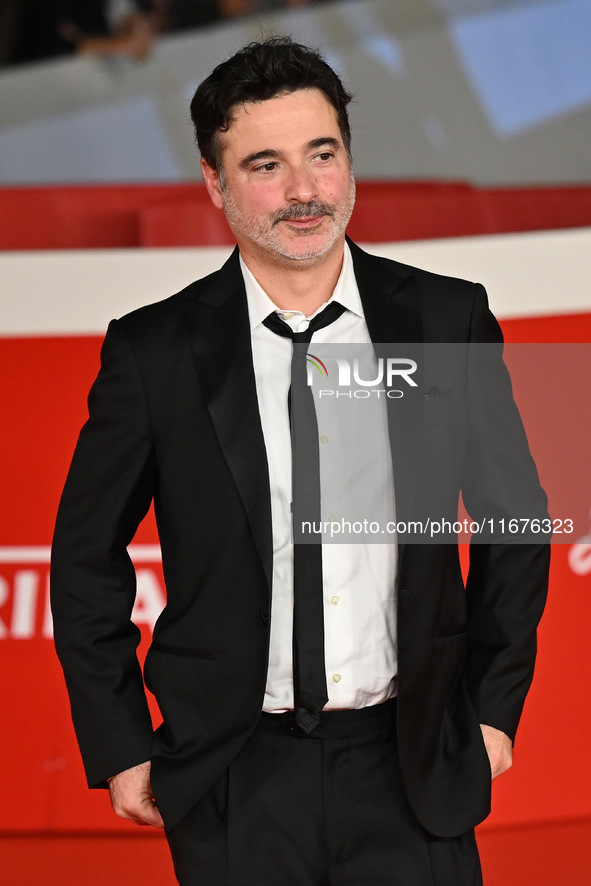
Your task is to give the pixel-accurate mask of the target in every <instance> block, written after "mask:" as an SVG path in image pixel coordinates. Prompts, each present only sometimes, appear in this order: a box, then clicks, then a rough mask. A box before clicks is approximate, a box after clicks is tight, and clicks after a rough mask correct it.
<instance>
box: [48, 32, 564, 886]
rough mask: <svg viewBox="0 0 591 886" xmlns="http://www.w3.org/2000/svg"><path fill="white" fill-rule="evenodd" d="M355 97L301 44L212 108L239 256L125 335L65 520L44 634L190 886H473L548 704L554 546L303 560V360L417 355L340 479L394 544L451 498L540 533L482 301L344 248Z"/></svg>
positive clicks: (269, 46)
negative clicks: (366, 501)
mask: <svg viewBox="0 0 591 886" xmlns="http://www.w3.org/2000/svg"><path fill="white" fill-rule="evenodd" d="M349 100H350V96H349V95H348V93H347V92H346V91H345V90H344V88H343V86H342V83H341V82H340V80H339V78H338V77H337V76H336V74H335V73H334V72H333V71H332V70H331V69H330V67H329V66H328V65H326V63H325V62H324V61H323V60H322V58H321V57H320V56H319V55H318V54H317V53H316V52H314V51H312V50H310V49H307V48H305V47H303V46H300V45H298V44H295V43H293V42H292V41H290V40H289V39H287V38H272V39H269V40H266V41H264V42H262V43H255V44H251V45H249V46H247V47H245V49H243V50H242V51H240V52H239V53H237V54H236V55H235V56H234V57H232V58H231V59H229V60H228V61H227V62H224V63H223V64H221V65H219V66H218V67H217V68H216V69H215V70H214V72H213V73H212V74H211V75H210V77H208V78H207V79H206V80H205V81H204V82H203V83H202V84H201V86H200V87H199V89H198V90H197V92H196V95H195V97H194V99H193V102H192V106H191V110H192V117H193V120H194V123H195V127H196V133H197V140H198V143H199V147H200V150H201V154H202V169H203V174H204V178H205V183H206V186H207V189H208V191H209V194H210V196H211V199H212V200H213V202H214V204H215V205H216V206H217V207H218V208H220V209H222V210H223V211H224V212H225V214H226V217H227V219H228V222H229V224H230V227H231V228H232V231H233V233H234V235H235V237H236V241H237V244H238V249H237V250H236V251H235V252H234V254H233V255H232V257H231V258H230V259H229V261H228V262H227V263H226V264H225V265H224V267H223V268H222V269H221V270H220V271H218V272H216V273H215V274H212V275H211V276H210V277H207V278H205V279H204V280H200V281H198V282H197V283H194V284H192V285H191V286H189V287H188V288H187V289H186V290H184V291H183V292H181V293H179V294H177V295H176V296H173V297H172V299H168V300H167V301H164V302H161V303H159V304H156V305H152V306H149V307H147V308H143V309H140V310H139V311H136V312H134V313H133V314H131V315H129V316H127V317H124V318H122V319H121V320H120V321H114V322H113V323H112V324H111V326H110V328H109V332H108V334H107V337H106V339H105V343H104V346H103V351H102V367H101V372H100V374H99V377H98V379H97V381H96V383H95V385H94V387H93V389H92V391H91V395H90V398H89V409H90V419H89V421H88V423H87V424H86V425H85V427H84V429H83V431H82V433H81V437H80V441H79V443H78V447H77V450H76V454H75V457H74V461H73V464H72V468H71V471H70V475H69V478H68V481H67V484H66V488H65V491H64V496H63V499H62V503H61V506H60V512H59V515H58V521H57V527H56V534H55V540H54V550H53V572H52V594H53V607H54V620H55V637H56V645H57V648H58V652H59V654H60V657H61V659H62V663H63V665H64V669H65V673H66V678H67V682H68V687H69V691H70V696H71V702H72V712H73V718H74V722H75V726H76V730H77V734H78V739H79V743H80V747H81V750H82V754H83V757H84V760H85V765H86V771H87V776H88V781H89V784H90V785H91V786H95V787H100V786H103V787H104V786H106V785H107V783H108V785H109V789H110V792H111V798H112V802H113V806H114V808H115V811H116V812H117V813H118V814H119V815H121V816H123V817H124V818H128V819H131V820H132V821H135V822H137V823H139V824H151V825H155V826H162V825H163V824H165V825H166V832H167V837H168V840H169V843H170V847H171V850H172V855H173V860H174V863H175V870H176V873H177V877H178V879H179V882H180V883H181V884H182V886H190V884H191V886H192V884H199V886H218V884H219V886H222V884H227V886H267V884H269V886H271V884H275V883H278V882H281V883H283V884H289V886H303V884H310V886H326V884H328V883H330V884H334V886H336V884H338V886H353V884H358V886H386V884H391V886H427V884H437V886H464V884H465V886H474V884H478V883H480V882H481V879H480V867H479V863H478V856H477V852H476V848H475V844H474V837H473V828H474V826H475V825H476V824H477V823H478V822H480V821H482V819H483V818H485V817H486V815H487V814H488V811H489V802H490V782H491V774H492V777H495V776H497V775H499V774H500V773H502V772H503V771H505V770H506V769H507V768H508V767H509V766H510V765H511V749H512V740H513V738H514V735H515V730H516V728H517V723H518V720H519V717H520V713H521V709H522V706H523V701H524V697H525V694H526V692H527V689H528V687H529V683H530V681H531V676H532V671H533V661H534V657H535V630H536V625H537V622H538V620H539V617H540V615H541V611H542V608H543V604H544V599H545V592H546V580H547V568H548V550H547V547H546V546H545V545H544V544H510V543H483V544H473V545H472V554H471V567H470V575H469V578H468V583H467V588H464V585H463V582H462V579H461V573H460V567H459V559H458V551H457V544H456V543H451V541H450V539H449V538H446V539H445V541H446V542H449V543H441V544H414V543H413V539H412V538H410V537H409V536H408V534H407V535H406V536H405V535H404V534H401V535H399V536H398V543H397V542H396V541H391V542H390V543H387V544H386V543H381V544H377V545H376V544H372V543H371V539H368V538H364V539H362V543H361V544H354V543H347V544H342V545H338V546H334V545H330V544H324V545H323V546H322V553H321V563H320V566H319V564H318V561H316V562H315V563H314V557H315V556H316V554H315V553H314V551H316V552H317V551H318V550H319V548H318V546H317V545H306V544H296V545H293V543H292V537H291V534H290V533H291V529H292V527H291V525H290V524H291V513H290V512H291V508H292V501H293V502H294V508H295V502H296V499H298V496H299V493H298V486H297V482H294V484H293V488H292V476H291V461H292V458H291V445H290V413H291V419H292V437H293V438H294V439H295V437H296V433H295V431H297V428H298V427H299V425H298V422H296V420H295V418H294V413H293V401H294V400H295V399H296V397H295V393H294V396H293V397H290V396H289V389H290V385H291V389H292V392H295V391H296V390H299V388H298V387H297V383H296V372H297V365H296V364H297V360H296V359H295V357H294V360H293V364H294V366H293V367H292V370H291V374H290V362H292V352H293V354H294V355H295V354H296V350H297V347H296V346H297V345H298V343H301V342H303V343H304V344H303V347H304V350H305V351H307V349H308V343H309V342H310V341H311V342H313V344H314V352H315V356H318V354H319V353H320V351H319V349H322V348H330V346H331V343H338V344H339V347H341V346H343V347H346V346H354V347H358V346H363V345H366V346H368V347H369V348H370V350H371V353H372V355H373V354H374V347H375V355H374V357H373V358H372V359H374V360H386V359H388V358H387V357H381V356H378V355H381V354H382V353H383V351H382V350H380V348H381V347H382V345H381V344H380V343H384V342H387V343H389V344H388V345H387V346H386V347H395V343H396V342H398V343H405V342H406V343H411V344H409V345H400V353H399V354H398V356H399V357H402V358H404V359H406V363H405V364H404V365H405V366H406V370H405V371H407V376H406V381H408V384H406V382H405V380H404V379H403V380H402V382H401V386H404V385H406V388H407V389H408V390H403V391H401V392H399V393H400V394H401V397H400V398H399V399H398V400H397V399H391V398H389V397H388V398H382V399H380V398H374V399H375V401H376V402H377V403H378V406H377V407H376V409H377V411H376V412H374V419H375V422H376V424H375V427H377V428H378V429H380V428H381V430H378V431H377V432H376V434H375V435H374V433H373V431H372V432H371V433H369V432H366V431H364V429H363V427H360V430H359V434H360V436H359V439H358V440H357V443H358V444H359V445H356V446H351V447H344V449H345V452H344V461H343V465H344V470H345V471H348V472H349V474H350V476H351V477H353V476H354V475H355V474H356V475H357V481H358V486H360V487H364V486H366V485H370V486H371V484H372V482H373V481H374V480H375V477H376V475H377V476H378V480H379V484H380V486H381V488H382V492H383V498H384V499H385V500H386V503H387V504H388V505H391V508H392V509H393V508H395V513H396V519H397V520H398V521H399V525H400V526H402V518H404V521H405V525H406V521H409V520H411V519H412V518H417V519H418V518H420V519H421V520H424V519H425V518H427V519H429V518H435V517H440V516H442V515H445V514H450V513H451V511H452V510H453V509H454V508H455V509H457V501H458V495H459V492H460V489H461V491H462V494H463V498H464V501H465V503H466V506H467V508H468V510H469V512H470V513H471V515H472V516H473V517H474V519H478V520H481V521H486V520H488V521H489V523H488V524H487V525H489V526H490V528H491V533H492V535H491V540H492V538H493V536H495V535H496V536H497V538H498V530H497V527H496V526H495V527H493V526H492V523H493V522H494V521H495V520H497V519H498V520H501V519H503V517H508V516H509V515H511V516H522V515H523V516H530V517H531V516H540V515H543V514H544V513H545V497H544V495H543V493H542V491H541V489H540V488H539V484H538V480H537V474H536V471H535V467H534V465H533V463H532V460H531V457H530V455H529V451H528V448H527V443H526V441H525V437H524V434H523V430H522V428H521V424H520V421H519V417H518V415H517V412H516V409H515V407H514V404H513V402H512V398H511V392H510V384H509V382H508V379H507V376H506V373H505V370H504V368H503V366H502V363H501V359H500V346H499V342H500V340H501V338H500V331H499V328H498V325H497V323H496V321H495V320H494V318H493V317H492V315H491V314H490V312H489V310H488V307H487V303H486V295H485V293H484V290H483V289H482V287H480V286H478V285H474V284H470V283H466V282H464V281H460V280H454V279H449V278H443V277H438V276H436V275H433V274H429V273H427V272H424V271H420V270H418V269H412V268H409V267H407V266H404V265H400V264H398V263H395V262H389V261H386V260H384V259H379V258H375V257H371V256H369V255H367V254H365V253H364V252H362V251H361V250H360V249H359V248H358V247H356V246H355V245H354V244H353V243H351V242H350V241H346V240H345V230H346V226H347V223H348V220H349V217H350V215H351V211H352V209H353V202H354V181H353V176H352V171H351V157H350V133H349V124H348V119H347V110H346V108H347V104H348V102H349ZM327 302H329V303H334V302H336V303H337V305H338V307H335V306H334V305H333V307H332V308H329V311H328V312H327V313H326V314H323V313H322V310H321V309H323V306H324V305H325V303H327ZM330 311H332V314H330ZM329 314H330V321H331V322H329ZM290 338H293V344H292V342H291V341H290ZM372 343H373V344H372ZM422 343H426V344H425V346H424V350H422V349H423V344H422ZM428 343H444V345H443V354H444V357H443V358H442V356H441V352H440V351H439V350H437V349H436V350H435V351H431V350H428ZM446 343H458V344H459V346H460V351H459V352H456V350H455V345H454V349H452V352H448V351H446V347H447V344H446ZM472 343H486V344H485V345H484V346H483V347H484V354H482V353H481V352H480V351H478V352H476V353H472V352H470V353H467V352H466V350H465V346H466V344H470V345H472ZM437 347H438V348H439V345H438V346H437ZM323 353H324V352H323ZM396 353H398V352H396ZM446 353H450V354H451V356H450V357H449V359H447V358H446V357H445V354H446ZM411 354H414V355H415V356H416V357H417V359H416V360H414V358H413V357H411V356H409V355H411ZM458 354H459V356H458ZM321 356H322V355H321ZM407 358H408V359H407ZM376 365H377V364H376ZM380 365H382V366H383V365H384V364H383V363H382V364H380ZM388 365H390V366H392V365H398V364H388ZM415 369H416V376H415V377H416V379H418V381H415V377H413V376H412V375H409V374H408V373H413V372H414V371H415ZM304 388H305V385H304ZM396 396H398V395H397V394H396ZM385 399H387V405H386V403H385ZM290 400H291V401H292V404H291V405H288V402H289V401H290ZM333 417H334V416H333ZM323 420H324V419H323V418H322V413H319V415H318V421H319V423H320V422H321V421H323ZM380 423H381V424H380ZM358 424H359V425H360V426H363V424H364V420H361V421H359V422H358ZM294 426H295V429H294ZM372 427H373V426H372ZM317 433H318V432H317V431H314V433H313V435H312V436H313V437H315V436H316V435H317ZM374 436H375V437H377V438H378V439H377V441H375V442H376V446H377V450H376V451H379V452H380V459H381V461H380V465H381V467H380V468H379V471H378V470H377V469H376V467H375V464H376V463H377V462H374V461H373V455H372V456H371V458H370V457H369V456H368V455H367V452H368V451H370V450H368V445H369V443H370V437H371V438H372V442H373V437H374ZM327 442H329V438H328V437H326V436H321V437H320V447H319V448H320V450H322V451H321V452H320V455H319V456H316V457H317V458H319V459H320V462H319V464H320V468H319V473H320V477H319V483H320V493H321V497H322V502H323V503H324V501H325V499H326V498H327V488H328V487H327V485H326V484H327V482H328V481H327V480H326V477H325V473H326V472H325V467H326V465H327V464H328V463H329V462H330V461H331V460H332V457H331V456H328V457H327V456H326V449H323V444H324V443H327ZM337 442H338V441H337ZM314 445H316V443H315V444H314ZM294 446H295V443H294ZM316 449H318V446H316ZM371 451H372V452H373V449H372V450H371ZM295 452H296V450H295V449H294V459H295ZM384 452H387V453H388V455H387V458H386V459H384V458H383V454H384ZM312 458H314V456H313V457H312ZM310 464H311V462H310ZM294 470H295V468H294ZM314 470H315V469H314ZM314 470H312V468H310V470H309V471H307V472H306V471H304V474H306V473H307V474H309V475H312V474H314ZM349 474H347V476H349ZM304 479H306V478H304ZM298 482H299V481H298ZM347 484H348V480H346V481H344V482H343V484H342V485H347ZM333 488H334V487H333ZM332 491H333V489H331V490H330V494H332ZM152 499H154V501H155V507H156V517H157V522H158V528H159V534H160V541H161V547H162V558H163V568H164V575H165V580H166V586H167V595H168V602H167V606H166V608H165V610H164V612H163V614H162V616H161V617H160V619H159V621H158V623H157V625H156V627H155V631H154V638H153V643H152V646H151V649H150V651H149V653H148V658H147V661H146V666H145V681H146V684H147V686H148V688H149V689H150V690H151V691H152V692H153V693H154V694H155V695H156V698H157V700H158V704H159V706H160V710H161V712H162V717H163V724H162V725H161V726H160V727H159V728H158V729H157V730H156V733H155V734H154V735H153V733H152V725H151V721H150V716H149V713H148V708H147V704H146V698H145V693H144V684H143V681H142V676H141V673H140V669H139V666H138V663H137V660H136V657H135V648H136V645H137V639H138V634H137V630H136V629H135V628H134V627H133V625H132V624H131V622H130V613H131V609H132V606H133V600H134V593H135V584H134V575H133V569H132V566H131V563H130V561H129V558H128V555H127V553H126V546H127V545H128V544H129V542H130V541H131V539H132V537H133V534H134V532H135V529H136V527H137V525H138V523H139V521H140V520H141V519H142V517H143V516H144V514H145V513H146V510H147V509H148V506H149V504H150V502H151V500H152ZM434 503H435V504H434ZM439 506H441V507H442V508H443V511H441V512H439V513H435V512H434V510H433V508H434V507H439ZM521 508H523V509H527V513H526V514H517V510H518V509H521ZM333 518H334V515H332V516H329V520H332V519H333ZM483 525H484V523H483ZM297 530H298V527H297V526H296V525H295V520H294V526H293V531H294V533H295V532H296V531H297ZM522 541H524V539H522ZM319 569H320V571H321V576H320V578H319ZM302 576H304V579H303V578H302ZM318 583H319V585H318ZM294 588H295V589H294ZM315 591H317V593H316V594H315V593H314V592H315ZM314 607H316V608H314ZM319 625H320V628H319V627H318V626H319ZM292 643H293V645H292ZM319 646H320V647H322V648H321V650H320V653H319V651H318V648H319ZM319 655H321V661H320V668H321V671H322V674H321V679H320V680H319V681H318V670H317V666H318V657H319ZM315 681H316V683H315V687H314V688H313V689H311V688H310V686H311V684H313V683H314V682H315Z"/></svg>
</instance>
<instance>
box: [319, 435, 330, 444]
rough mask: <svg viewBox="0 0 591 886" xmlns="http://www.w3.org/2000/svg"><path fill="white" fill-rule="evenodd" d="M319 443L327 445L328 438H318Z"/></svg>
mask: <svg viewBox="0 0 591 886" xmlns="http://www.w3.org/2000/svg"><path fill="white" fill-rule="evenodd" d="M320 442H321V443H328V437H325V436H324V435H323V436H322V437H321V438H320Z"/></svg>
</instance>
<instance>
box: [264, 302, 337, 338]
mask: <svg viewBox="0 0 591 886" xmlns="http://www.w3.org/2000/svg"><path fill="white" fill-rule="evenodd" d="M344 310H345V308H344V307H343V305H341V304H339V303H338V302H336V301H332V302H331V303H330V304H328V305H327V306H326V307H325V308H324V310H323V311H320V313H319V314H316V316H315V317H312V319H311V320H310V325H309V326H308V328H307V329H306V330H304V331H303V332H294V330H293V329H292V328H291V326H289V324H288V323H286V322H285V320H282V319H281V317H279V315H278V314H277V313H276V312H273V313H272V314H269V316H268V317H265V319H264V320H263V324H264V325H265V326H266V327H267V329H270V330H271V331H272V332H274V333H276V335H282V336H283V337H284V338H291V340H292V341H293V342H295V343H301V344H309V343H310V342H311V341H312V336H313V334H314V333H315V332H316V330H317V329H323V328H324V327H325V326H330V324H331V323H334V321H335V320H336V319H337V317H340V316H341V314H342V313H343V312H344Z"/></svg>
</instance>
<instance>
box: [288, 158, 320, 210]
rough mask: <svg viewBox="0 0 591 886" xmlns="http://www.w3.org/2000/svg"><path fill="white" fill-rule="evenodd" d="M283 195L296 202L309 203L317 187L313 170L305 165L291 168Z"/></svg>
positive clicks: (315, 194) (316, 192)
mask: <svg viewBox="0 0 591 886" xmlns="http://www.w3.org/2000/svg"><path fill="white" fill-rule="evenodd" d="M285 196H286V197H287V199H288V200H291V201H296V202H298V203H309V202H310V200H313V199H314V198H315V197H317V196H318V188H317V184H316V176H315V175H314V173H313V171H312V170H311V169H308V168H307V167H305V166H298V167H295V168H292V169H291V170H290V174H289V178H288V180H287V183H286V194H285Z"/></svg>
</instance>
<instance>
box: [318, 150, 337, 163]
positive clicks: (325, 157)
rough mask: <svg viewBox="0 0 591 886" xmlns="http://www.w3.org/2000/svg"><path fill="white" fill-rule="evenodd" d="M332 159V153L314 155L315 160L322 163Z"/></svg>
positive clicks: (323, 152)
mask: <svg viewBox="0 0 591 886" xmlns="http://www.w3.org/2000/svg"><path fill="white" fill-rule="evenodd" d="M332 157H334V154H333V153H332V151H322V153H321V154H317V155H316V159H317V160H322V161H326V160H330V159H331V158H332Z"/></svg>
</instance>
